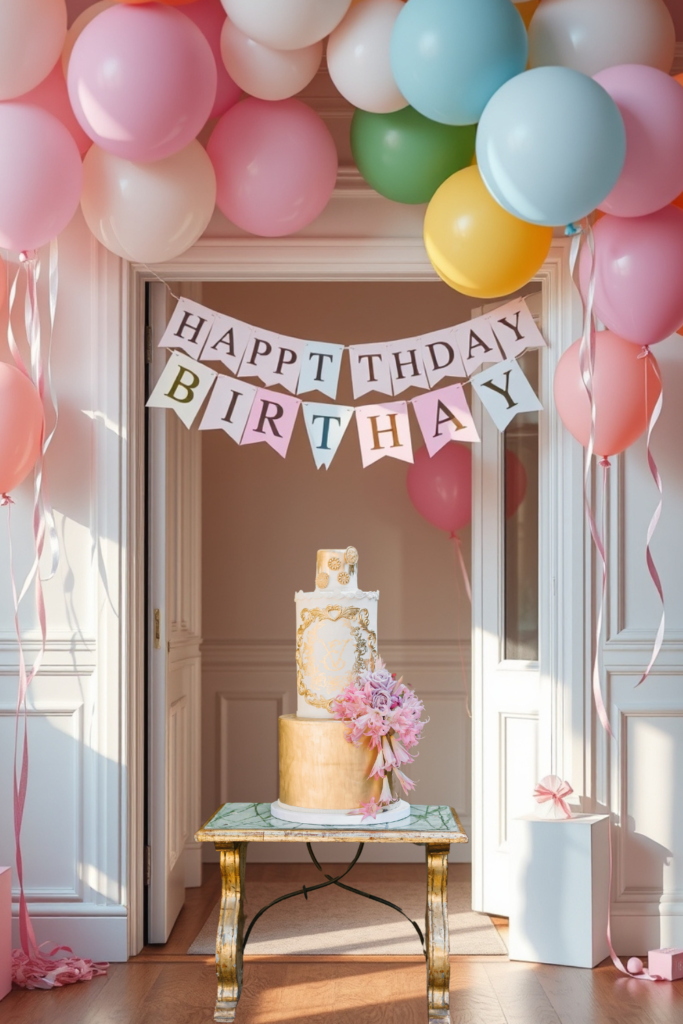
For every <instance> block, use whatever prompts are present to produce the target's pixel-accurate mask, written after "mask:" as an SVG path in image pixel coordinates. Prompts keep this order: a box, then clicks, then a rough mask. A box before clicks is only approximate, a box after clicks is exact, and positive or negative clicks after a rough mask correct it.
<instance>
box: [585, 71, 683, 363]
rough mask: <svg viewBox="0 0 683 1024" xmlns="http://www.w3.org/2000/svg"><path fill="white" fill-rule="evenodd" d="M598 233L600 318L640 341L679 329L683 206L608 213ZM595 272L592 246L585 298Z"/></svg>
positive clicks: (681, 317)
mask: <svg viewBox="0 0 683 1024" xmlns="http://www.w3.org/2000/svg"><path fill="white" fill-rule="evenodd" d="M679 89H680V86H679ZM681 92H683V89H681ZM593 232H594V236H595V313H596V314H597V316H598V317H599V319H600V320H602V322H603V324H605V326H606V327H608V328H609V329H610V330H611V331H614V332H615V333H616V334H618V335H620V336H621V337H622V338H626V339H627V340H628V341H633V342H635V343H636V344H637V345H654V343H655V342H657V341H663V340H664V338H668V337H669V336H670V335H671V334H674V333H675V331H676V330H677V329H678V328H679V327H680V326H681V324H682V323H683V287H681V278H682V275H683V210H679V209H677V207H675V206H665V207H664V209H663V210H657V212H656V213H650V214H648V215H647V217H611V216H609V215H607V216H605V217H603V218H602V219H601V220H599V221H598V223H597V224H596V225H595V227H594V228H593ZM590 272H591V253H590V249H589V247H588V246H587V245H586V246H584V247H583V250H582V253H581V258H580V261H579V280H580V285H581V294H582V295H583V297H584V300H585V298H586V295H587V293H588V282H589V278H590Z"/></svg>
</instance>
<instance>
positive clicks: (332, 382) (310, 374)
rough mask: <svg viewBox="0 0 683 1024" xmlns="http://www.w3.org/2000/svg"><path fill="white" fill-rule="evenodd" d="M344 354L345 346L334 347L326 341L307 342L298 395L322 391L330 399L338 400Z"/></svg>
mask: <svg viewBox="0 0 683 1024" xmlns="http://www.w3.org/2000/svg"><path fill="white" fill-rule="evenodd" d="M343 354H344V346H343V345H333V344H332V343H331V342H326V341H307V342H306V347H305V349H304V354H303V356H302V357H301V373H300V374H299V384H298V387H297V394H299V395H304V394H306V392H307V391H320V393H321V394H323V395H327V397H328V398H336V397H337V386H338V384H339V371H340V369H341V361H342V356H343Z"/></svg>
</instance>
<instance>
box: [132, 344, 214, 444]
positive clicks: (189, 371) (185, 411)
mask: <svg viewBox="0 0 683 1024" xmlns="http://www.w3.org/2000/svg"><path fill="white" fill-rule="evenodd" d="M217 376H218V374H217V373H216V371H215V370H211V369H209V367H208V366H204V365H203V364H202V363H198V362H196V360H194V359H190V357H189V356H186V355H183V353H182V352H172V353H171V358H170V359H169V361H168V362H167V363H166V366H165V367H164V369H163V370H162V372H161V376H160V377H159V380H158V381H157V386H156V387H155V388H154V391H153V392H152V394H151V395H150V396H149V398H148V399H147V406H148V408H150V409H173V410H174V412H176V413H177V415H178V416H179V417H180V419H181V420H182V421H183V423H184V424H185V426H186V427H191V426H192V424H193V422H194V419H195V417H196V415H197V413H198V412H199V410H200V409H201V407H202V405H203V404H204V399H205V398H206V396H207V395H208V393H209V391H210V390H211V385H212V384H213V382H214V380H215V379H216V377H217Z"/></svg>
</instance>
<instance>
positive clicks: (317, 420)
mask: <svg viewBox="0 0 683 1024" xmlns="http://www.w3.org/2000/svg"><path fill="white" fill-rule="evenodd" d="M303 409H304V423H305V424H306V432H307V434H308V440H309V441H310V442H311V451H312V452H313V458H314V459H315V465H316V468H317V469H320V467H321V466H324V467H325V469H329V467H330V463H331V462H332V459H333V458H334V456H335V455H336V452H337V448H338V447H339V443H340V441H341V439H342V437H343V436H344V434H345V433H346V428H347V427H348V425H349V423H350V422H351V417H352V416H353V414H354V412H355V409H354V408H353V406H351V405H323V404H322V403H319V402H304V403H303Z"/></svg>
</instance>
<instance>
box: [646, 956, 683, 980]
mask: <svg viewBox="0 0 683 1024" xmlns="http://www.w3.org/2000/svg"><path fill="white" fill-rule="evenodd" d="M647 969H648V971H649V972H650V974H657V975H658V976H659V977H660V978H665V979H666V980H667V981H678V979H679V978H683V949H651V950H650V952H649V953H648V954H647Z"/></svg>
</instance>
